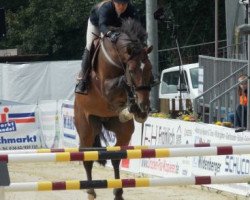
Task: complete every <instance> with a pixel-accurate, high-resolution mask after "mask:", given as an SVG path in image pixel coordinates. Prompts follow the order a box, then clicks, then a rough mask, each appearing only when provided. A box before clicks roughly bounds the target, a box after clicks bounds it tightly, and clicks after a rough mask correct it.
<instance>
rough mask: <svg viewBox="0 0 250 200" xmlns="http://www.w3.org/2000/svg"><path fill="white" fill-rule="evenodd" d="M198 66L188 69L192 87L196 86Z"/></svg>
mask: <svg viewBox="0 0 250 200" xmlns="http://www.w3.org/2000/svg"><path fill="white" fill-rule="evenodd" d="M198 69H199V68H198V67H196V68H193V69H190V76H191V81H192V86H193V88H198Z"/></svg>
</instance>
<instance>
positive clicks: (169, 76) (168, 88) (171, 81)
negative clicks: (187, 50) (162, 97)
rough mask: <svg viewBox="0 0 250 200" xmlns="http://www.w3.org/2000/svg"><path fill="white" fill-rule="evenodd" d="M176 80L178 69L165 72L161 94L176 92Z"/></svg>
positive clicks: (177, 78)
mask: <svg viewBox="0 0 250 200" xmlns="http://www.w3.org/2000/svg"><path fill="white" fill-rule="evenodd" d="M178 80H179V72H178V71H175V72H168V73H165V74H164V75H163V80H162V84H161V86H162V88H161V92H162V94H169V93H177V85H178Z"/></svg>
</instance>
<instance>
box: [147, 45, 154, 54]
mask: <svg viewBox="0 0 250 200" xmlns="http://www.w3.org/2000/svg"><path fill="white" fill-rule="evenodd" d="M152 50H153V46H152V45H151V46H150V47H147V48H146V52H147V54H149V53H151V51H152Z"/></svg>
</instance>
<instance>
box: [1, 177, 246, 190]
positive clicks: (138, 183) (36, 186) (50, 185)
mask: <svg viewBox="0 0 250 200" xmlns="http://www.w3.org/2000/svg"><path fill="white" fill-rule="evenodd" d="M248 181H250V175H223V176H192V177H169V178H136V179H107V180H93V181H79V180H70V181H60V182H50V181H45V182H27V183H11V184H10V186H6V187H4V191H5V192H8V191H9V192H14V191H54V190H82V189H91V188H94V189H103V188H132V187H133V188H135V187H155V186H156V187H158V186H174V185H209V184H230V183H247V182H248Z"/></svg>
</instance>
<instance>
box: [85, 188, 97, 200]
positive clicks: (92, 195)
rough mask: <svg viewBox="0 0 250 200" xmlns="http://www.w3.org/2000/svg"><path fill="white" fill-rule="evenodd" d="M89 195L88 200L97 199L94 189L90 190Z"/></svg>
mask: <svg viewBox="0 0 250 200" xmlns="http://www.w3.org/2000/svg"><path fill="white" fill-rule="evenodd" d="M87 194H88V200H94V199H95V198H96V193H95V190H94V189H88V190H87Z"/></svg>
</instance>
